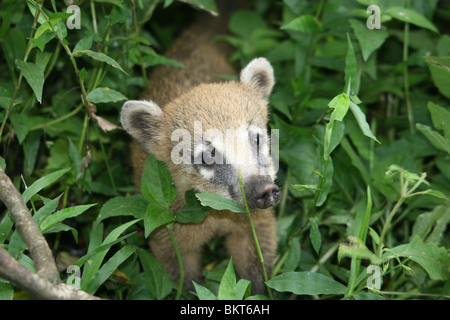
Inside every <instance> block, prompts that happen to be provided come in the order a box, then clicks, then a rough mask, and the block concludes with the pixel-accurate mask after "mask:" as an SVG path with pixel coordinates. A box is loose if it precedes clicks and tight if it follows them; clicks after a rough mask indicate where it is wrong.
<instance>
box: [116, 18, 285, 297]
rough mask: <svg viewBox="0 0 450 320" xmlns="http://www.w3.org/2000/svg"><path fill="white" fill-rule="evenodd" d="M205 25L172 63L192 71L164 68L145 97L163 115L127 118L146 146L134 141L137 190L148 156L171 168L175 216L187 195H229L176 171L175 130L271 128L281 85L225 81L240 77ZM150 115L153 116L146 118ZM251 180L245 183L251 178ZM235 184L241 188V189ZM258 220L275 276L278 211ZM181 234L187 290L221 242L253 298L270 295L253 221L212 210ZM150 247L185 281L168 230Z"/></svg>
mask: <svg viewBox="0 0 450 320" xmlns="http://www.w3.org/2000/svg"><path fill="white" fill-rule="evenodd" d="M205 21H206V22H208V21H209V23H212V22H211V20H210V19H209V18H202V19H200V20H199V21H198V22H197V23H196V24H194V26H193V27H192V28H190V29H188V30H186V31H184V32H183V33H182V34H181V35H180V37H179V38H178V40H176V42H175V43H174V45H173V48H172V49H171V50H170V51H169V52H168V53H167V56H168V57H170V58H174V59H177V60H178V61H180V62H182V63H183V64H185V65H186V67H187V68H176V67H171V66H162V67H159V68H157V69H156V70H155V71H154V72H153V73H152V75H151V76H150V87H149V91H148V92H146V93H145V94H144V95H143V97H142V98H143V99H146V100H152V101H154V102H156V104H158V105H159V106H162V107H161V109H162V110H160V109H159V107H158V105H156V104H154V105H151V106H150V109H145V108H143V109H142V111H137V112H134V113H133V112H129V111H127V108H126V106H124V109H123V111H122V124H123V125H124V128H125V129H126V130H127V131H128V132H129V133H130V134H132V135H133V136H134V137H135V138H136V139H137V141H138V142H139V143H138V142H136V141H133V142H132V145H131V157H132V164H133V167H134V181H135V183H136V185H137V186H139V185H140V177H141V175H142V171H143V168H144V165H145V163H146V159H147V152H150V153H152V154H153V155H154V156H155V157H156V158H157V159H159V160H161V161H164V162H165V163H166V164H167V166H168V168H169V171H170V172H171V174H172V177H173V180H174V183H175V186H176V187H177V190H178V195H177V199H176V200H175V202H174V204H173V206H172V210H175V211H176V210H179V209H180V208H181V207H182V206H183V204H184V193H185V192H186V191H187V190H190V189H194V190H197V191H208V192H212V193H214V192H217V193H220V192H223V190H222V189H221V188H219V186H217V185H216V184H215V182H213V181H205V179H203V178H202V177H201V175H200V174H199V173H198V172H196V171H195V170H191V171H192V172H191V173H189V172H187V171H186V166H183V165H175V164H174V163H173V162H172V161H171V150H172V148H173V147H174V145H175V144H176V142H173V141H171V139H170V137H171V134H172V132H173V131H174V130H175V129H179V128H185V129H187V130H189V132H193V122H194V121H201V123H202V125H203V131H205V130H207V129H209V128H215V129H218V130H219V131H223V132H225V130H226V129H234V128H238V127H240V126H241V125H243V124H246V123H250V124H253V125H255V126H258V127H262V128H266V127H267V121H268V110H267V96H268V94H269V93H270V90H271V88H272V86H273V83H265V82H268V81H269V80H270V79H269V78H270V73H269V74H266V73H261V75H259V74H257V77H256V76H255V77H253V79H250V80H247V82H246V83H247V84H244V83H242V82H239V81H229V82H223V79H222V78H220V77H219V76H218V75H233V74H236V72H235V70H234V69H233V68H232V67H231V66H230V65H229V64H228V62H227V59H226V55H225V50H224V49H223V48H219V47H218V46H217V45H213V44H212V43H211V37H212V35H213V31H214V28H213V27H211V24H205ZM250 76H253V74H252V73H250ZM252 81H253V82H254V83H256V84H252ZM249 84H250V85H249ZM269 86H270V87H269ZM260 88H262V89H261V90H260ZM152 103H153V102H152ZM145 110H152V111H150V112H149V113H148V114H146V113H145ZM161 111H162V112H161ZM243 178H244V182H245V179H246V178H247V177H246V176H245V174H244V175H243ZM235 180H236V179H235ZM233 183H234V184H235V185H234V187H236V183H237V182H236V181H234V182H233ZM246 193H247V192H246ZM252 219H253V222H254V225H255V228H256V232H257V236H258V239H259V243H260V246H261V250H262V252H263V256H264V261H265V264H266V268H267V269H268V272H269V274H270V270H271V266H272V263H273V260H274V257H275V253H276V245H277V237H276V227H275V226H276V224H275V217H274V213H273V209H272V208H267V209H264V210H252ZM174 234H175V239H176V242H177V244H178V246H179V249H180V252H181V255H182V260H183V266H184V272H185V288H186V289H192V288H193V285H192V280H194V281H196V282H201V276H202V266H201V249H202V246H203V245H204V244H205V243H207V242H208V241H210V240H211V238H213V237H215V236H219V237H225V243H226V246H227V249H228V251H229V253H230V255H231V256H232V257H233V261H234V265H235V269H236V271H237V273H238V274H239V275H240V276H241V277H243V278H246V279H249V280H251V281H252V288H253V289H252V290H253V293H264V292H265V285H264V279H263V276H262V272H261V265H260V262H259V259H258V256H257V252H256V248H255V244H254V241H253V237H252V233H251V230H250V226H249V222H248V218H247V216H246V215H245V214H236V213H232V212H229V211H216V210H211V212H210V213H209V214H208V215H207V216H206V218H205V220H204V221H203V222H201V223H188V224H179V223H175V225H174ZM149 244H150V247H151V249H152V252H153V253H154V255H155V256H156V258H157V259H158V260H159V261H161V263H162V264H163V266H164V268H165V270H166V271H167V272H168V274H169V275H170V276H171V277H172V279H174V280H177V279H178V277H179V270H178V264H177V261H176V257H175V252H174V249H173V246H172V242H171V241H170V238H169V234H168V231H167V230H166V228H159V229H157V230H155V231H154V232H153V233H152V234H151V235H150V240H149Z"/></svg>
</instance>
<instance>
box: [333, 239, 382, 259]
mask: <svg viewBox="0 0 450 320" xmlns="http://www.w3.org/2000/svg"><path fill="white" fill-rule="evenodd" d="M348 239H349V241H350V243H349V244H346V243H341V244H340V245H339V250H338V256H337V258H338V262H340V261H341V259H342V258H343V257H352V258H358V259H367V260H370V262H371V263H372V264H380V263H381V262H383V260H382V259H380V258H379V257H377V256H376V255H375V254H374V253H373V252H372V251H370V250H369V249H368V248H367V247H366V245H365V244H364V242H363V241H362V240H361V239H359V238H358V237H354V236H348Z"/></svg>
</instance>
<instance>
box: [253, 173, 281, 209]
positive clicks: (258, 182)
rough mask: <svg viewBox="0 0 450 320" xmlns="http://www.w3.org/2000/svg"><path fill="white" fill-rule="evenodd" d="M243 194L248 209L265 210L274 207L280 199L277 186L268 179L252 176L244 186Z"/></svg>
mask: <svg viewBox="0 0 450 320" xmlns="http://www.w3.org/2000/svg"><path fill="white" fill-rule="evenodd" d="M244 192H245V197H246V200H247V204H248V206H249V208H250V209H266V208H269V207H272V206H274V205H276V204H277V203H278V202H279V201H280V198H281V192H280V189H279V188H278V186H277V185H276V184H275V183H273V181H272V179H271V178H270V177H266V176H252V177H250V178H249V179H247V182H246V183H245V184H244Z"/></svg>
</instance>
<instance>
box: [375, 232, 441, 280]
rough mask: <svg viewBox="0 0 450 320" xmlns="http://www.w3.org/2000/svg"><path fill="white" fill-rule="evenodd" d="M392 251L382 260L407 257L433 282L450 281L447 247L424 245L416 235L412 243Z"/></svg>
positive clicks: (384, 255) (431, 244) (432, 244)
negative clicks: (423, 270)
mask: <svg viewBox="0 0 450 320" xmlns="http://www.w3.org/2000/svg"><path fill="white" fill-rule="evenodd" d="M390 251H391V252H387V253H385V254H383V256H382V258H383V259H385V260H387V259H393V258H395V257H396V256H399V257H407V258H410V259H411V260H412V261H414V262H416V263H418V264H419V265H420V266H421V267H422V268H424V269H425V271H426V272H427V273H428V275H429V276H430V278H431V279H432V280H448V279H449V275H450V257H449V255H448V253H447V250H446V248H445V247H438V246H437V245H436V244H434V243H423V241H422V240H421V239H420V237H419V236H418V235H416V236H414V237H413V238H412V240H411V242H410V243H408V244H403V245H400V246H397V247H395V248H392V249H391V250H390ZM393 254H394V255H393ZM395 255H396V256H395Z"/></svg>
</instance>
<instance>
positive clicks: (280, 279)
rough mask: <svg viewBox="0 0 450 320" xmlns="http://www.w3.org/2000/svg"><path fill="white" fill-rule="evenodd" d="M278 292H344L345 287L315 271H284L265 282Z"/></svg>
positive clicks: (300, 293)
mask: <svg viewBox="0 0 450 320" xmlns="http://www.w3.org/2000/svg"><path fill="white" fill-rule="evenodd" d="M266 284H267V286H269V287H270V288H272V289H274V290H277V291H279V292H292V293H294V294H298V295H317V294H344V293H345V292H346V290H347V288H346V287H345V286H344V285H342V284H340V283H339V282H337V281H335V280H333V279H331V278H329V277H327V276H324V275H323V274H320V273H315V272H307V271H302V272H286V273H282V274H280V275H278V276H276V277H273V278H272V279H270V280H269V281H267V282H266Z"/></svg>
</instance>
